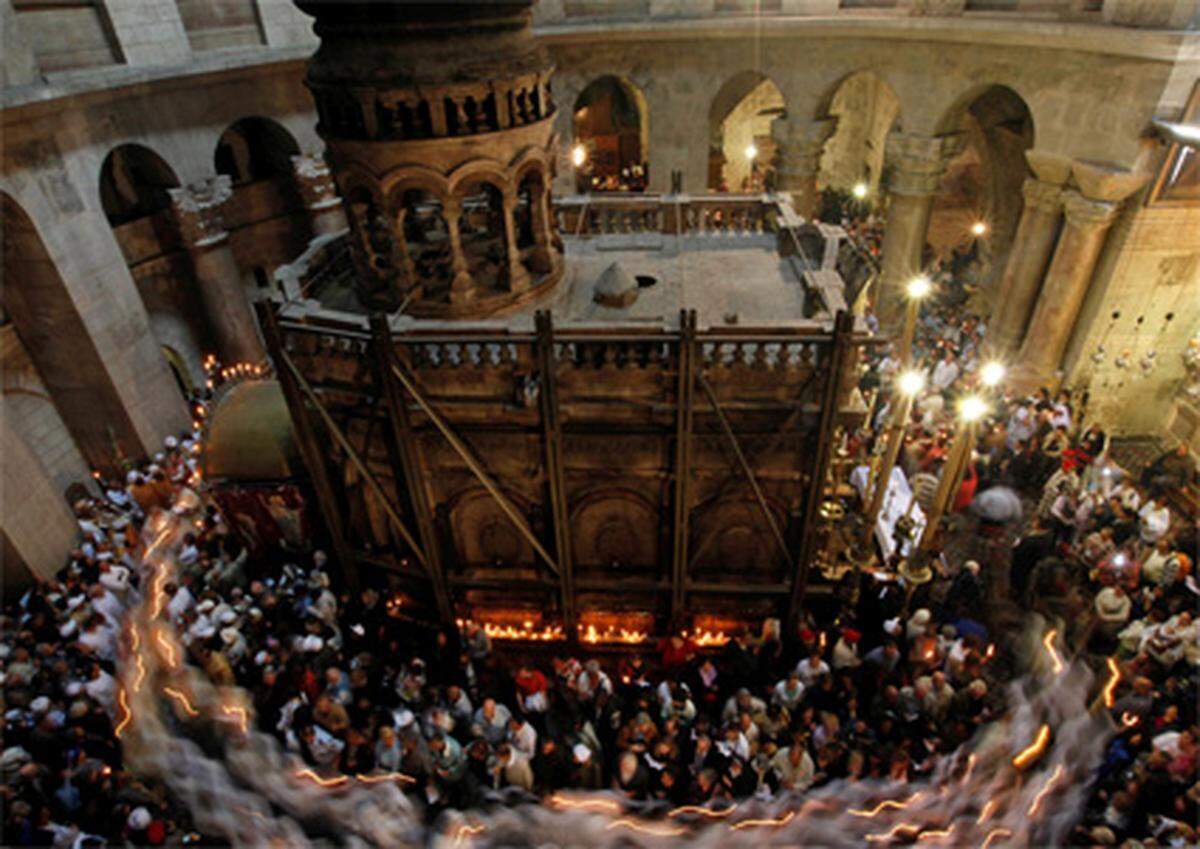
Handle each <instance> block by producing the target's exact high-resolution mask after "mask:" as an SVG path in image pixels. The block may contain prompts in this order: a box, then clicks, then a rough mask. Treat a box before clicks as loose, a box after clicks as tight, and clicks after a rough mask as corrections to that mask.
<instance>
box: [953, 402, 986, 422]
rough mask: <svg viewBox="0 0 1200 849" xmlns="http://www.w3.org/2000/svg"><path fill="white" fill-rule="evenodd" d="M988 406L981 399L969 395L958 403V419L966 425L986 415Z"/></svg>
mask: <svg viewBox="0 0 1200 849" xmlns="http://www.w3.org/2000/svg"><path fill="white" fill-rule="evenodd" d="M987 410H988V405H987V402H986V401H984V400H983V399H982V398H979V397H976V396H975V395H969V396H967V397H966V398H963V399H962V400H961V401H959V402H958V417H959V418H961V419H962V420H963V421H964V422H967V423H968V424H969V423H971V422H977V421H979V420H980V419H982V418H983V417H984V416H985V415H987Z"/></svg>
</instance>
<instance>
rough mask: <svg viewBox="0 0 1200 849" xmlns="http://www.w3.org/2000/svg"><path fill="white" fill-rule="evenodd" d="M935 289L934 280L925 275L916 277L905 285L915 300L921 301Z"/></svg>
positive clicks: (906, 290) (909, 294)
mask: <svg viewBox="0 0 1200 849" xmlns="http://www.w3.org/2000/svg"><path fill="white" fill-rule="evenodd" d="M932 291H933V282H932V281H931V280H930V279H929V278H928V277H926V276H925V275H923V274H922V275H920V276H918V277H914V278H913V279H912V280H909V281H908V286H906V287H905V292H907V293H908V296H909V297H910V298H912V299H913V300H914V301H919V300H921V298H924V297H926V296H928V295H929V293H930V292H932Z"/></svg>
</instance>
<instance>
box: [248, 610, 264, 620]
mask: <svg viewBox="0 0 1200 849" xmlns="http://www.w3.org/2000/svg"><path fill="white" fill-rule="evenodd" d="M262 615H263V612H262V611H261V610H259V609H258V608H257V607H252V608H250V618H251V619H262Z"/></svg>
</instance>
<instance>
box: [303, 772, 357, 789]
mask: <svg viewBox="0 0 1200 849" xmlns="http://www.w3.org/2000/svg"><path fill="white" fill-rule="evenodd" d="M293 775H295V776H296V778H305V779H308V780H309V781H312V782H314V783H316V784H319V785H320V786H322V787H341V786H342V785H343V784H346V783H347V782H348V781H350V777H349V776H347V775H338V776H334V777H333V778H322V777H321V776H319V775H317V774H316V773H315V772H313V771H312V770H311V769H298V770H296V772H294V773H293Z"/></svg>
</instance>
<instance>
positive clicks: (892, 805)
mask: <svg viewBox="0 0 1200 849" xmlns="http://www.w3.org/2000/svg"><path fill="white" fill-rule="evenodd" d="M920 795H921V794H920V793H917V794H916V795H914V796H911V797H909V798H908V799H905V800H904V801H903V802H897V801H896V800H895V799H884V800H883V801H882V802H880V803H879V804H878V805H876V806H875V807H874V808H872V809H871V810H869V811H864V810H854V809H851V810H849V811H847V813H849V814H853V815H854V816H856V817H867V818H868V819H874V818H875V817H877V816H879V815H880V814H881V813H883V812H884V811H886V810H893V811H902V810H904V809H905V808H907V807H908V806H909V805H911V804H912V803H913V802H915V801H916V800H917V798H918V797H919V796H920Z"/></svg>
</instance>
